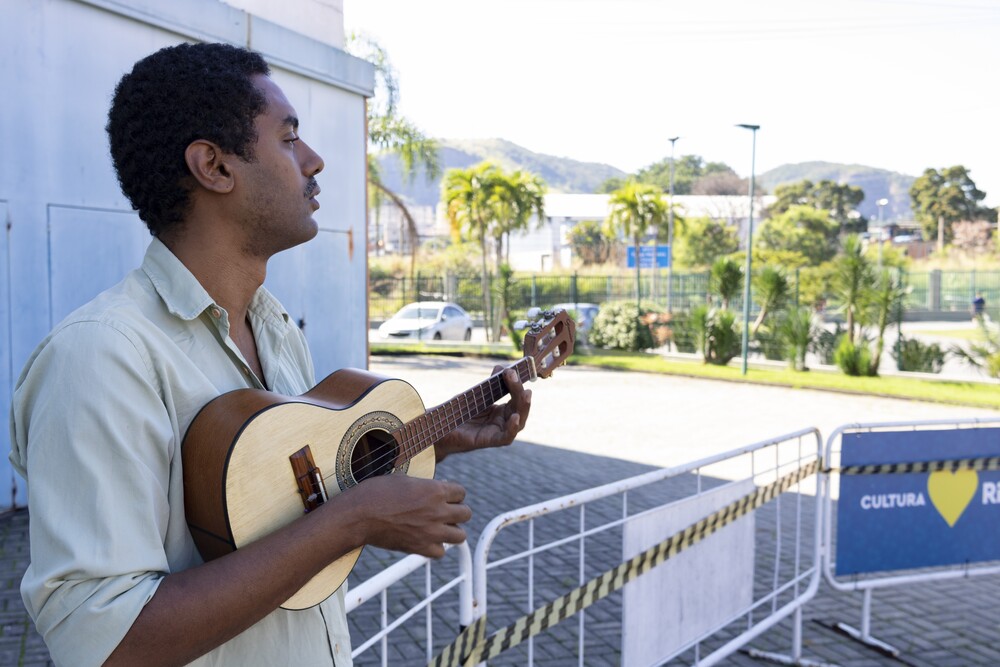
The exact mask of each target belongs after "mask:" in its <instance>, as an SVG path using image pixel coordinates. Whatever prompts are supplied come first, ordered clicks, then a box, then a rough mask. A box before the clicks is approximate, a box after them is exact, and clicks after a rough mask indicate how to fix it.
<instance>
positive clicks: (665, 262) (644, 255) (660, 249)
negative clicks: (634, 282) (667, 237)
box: [627, 245, 670, 269]
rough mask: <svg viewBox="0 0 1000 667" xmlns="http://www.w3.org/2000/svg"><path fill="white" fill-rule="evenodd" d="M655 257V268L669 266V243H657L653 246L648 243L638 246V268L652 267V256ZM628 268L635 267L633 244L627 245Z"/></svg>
mask: <svg viewBox="0 0 1000 667" xmlns="http://www.w3.org/2000/svg"><path fill="white" fill-rule="evenodd" d="M654 257H655V258H656V268H658V269H666V268H668V267H669V266H670V246H669V245H658V246H656V247H655V253H654V247H653V246H650V245H641V246H639V268H640V269H651V268H653V258H654ZM627 259H628V268H630V269H634V268H635V246H634V245H630V246H629V247H628V256H627Z"/></svg>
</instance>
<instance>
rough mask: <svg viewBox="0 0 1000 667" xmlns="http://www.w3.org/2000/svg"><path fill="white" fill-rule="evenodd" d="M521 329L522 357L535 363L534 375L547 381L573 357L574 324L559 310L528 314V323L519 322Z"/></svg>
mask: <svg viewBox="0 0 1000 667" xmlns="http://www.w3.org/2000/svg"><path fill="white" fill-rule="evenodd" d="M515 326H517V327H518V328H522V327H523V328H524V329H525V330H526V331H527V333H525V335H524V356H525V357H531V359H532V360H533V361H534V368H535V375H536V376H537V377H542V378H547V377H549V376H550V375H552V371H554V370H555V369H556V368H557V367H558V366H561V365H562V364H563V363H565V362H566V360H567V359H568V358H569V356H570V355H571V354H573V343H574V342H575V340H576V322H574V321H573V318H572V317H570V316H569V313H567V312H566V311H565V310H563V309H562V308H559V309H556V310H541V309H540V308H532V309H531V310H529V311H528V320H527V321H521V322H518V323H517V325H515Z"/></svg>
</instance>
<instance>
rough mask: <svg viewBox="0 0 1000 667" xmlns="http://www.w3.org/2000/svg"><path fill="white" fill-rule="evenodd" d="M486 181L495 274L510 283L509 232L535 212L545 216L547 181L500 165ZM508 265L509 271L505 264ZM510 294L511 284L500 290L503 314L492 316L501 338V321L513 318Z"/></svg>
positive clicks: (497, 336)
mask: <svg viewBox="0 0 1000 667" xmlns="http://www.w3.org/2000/svg"><path fill="white" fill-rule="evenodd" d="M487 185H488V189H489V193H490V194H489V198H488V200H487V205H488V206H489V207H490V208H491V209H492V215H491V217H492V219H493V224H492V225H491V227H490V233H491V235H492V237H493V241H494V250H495V251H496V275H497V276H499V277H501V278H502V279H504V281H505V282H504V283H503V285H507V286H508V287H509V284H510V281H511V280H512V278H511V276H512V275H513V274H512V271H511V270H510V266H509V264H505V254H504V248H506V249H507V254H508V255H509V252H510V235H511V234H513V233H514V232H519V231H526V230H527V229H528V225H529V223H530V222H531V218H532V216H536V217H537V219H538V220H543V219H544V218H545V182H544V181H542V179H541V178H540V177H538V176H536V175H535V174H529V173H526V172H523V171H515V172H513V173H510V174H508V173H506V172H504V171H503V170H502V169H500V168H497V169H496V170H495V171H494V172H493V173H492V175H491V176H490V177H489V183H488V184H487ZM507 259H509V257H508V258H507ZM505 265H506V266H507V271H506V272H505V271H504V268H503V267H504V266H505ZM505 275H506V278H504V276H505ZM509 294H510V289H509V288H505V289H501V290H498V292H497V296H498V297H499V298H500V316H499V317H497V318H494V319H493V339H494V340H499V339H500V325H501V322H504V321H506V320H508V319H510V317H509V308H508V303H509V302H508V298H507V297H508V296H509ZM508 328H509V327H508ZM512 335H513V334H512ZM515 345H517V343H515ZM518 349H520V348H518Z"/></svg>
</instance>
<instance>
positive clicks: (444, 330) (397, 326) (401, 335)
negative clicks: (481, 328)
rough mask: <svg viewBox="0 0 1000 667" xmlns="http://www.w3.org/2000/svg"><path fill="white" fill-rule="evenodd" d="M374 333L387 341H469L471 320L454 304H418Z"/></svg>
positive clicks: (420, 302) (399, 314)
mask: <svg viewBox="0 0 1000 667" xmlns="http://www.w3.org/2000/svg"><path fill="white" fill-rule="evenodd" d="M378 333H379V336H380V337H382V338H386V339H391V340H471V339H472V318H471V317H470V316H469V314H468V313H467V312H465V310H463V309H462V307H461V306H459V305H458V304H456V303H444V302H441V301H419V302H417V303H411V304H408V305H406V306H403V307H402V308H401V309H400V310H399V312H398V313H396V314H395V315H393V316H392V317H390V318H389V319H388V320H386V321H385V322H383V323H382V325H381V326H380V327H379V328H378Z"/></svg>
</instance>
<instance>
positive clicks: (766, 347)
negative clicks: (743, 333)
mask: <svg viewBox="0 0 1000 667" xmlns="http://www.w3.org/2000/svg"><path fill="white" fill-rule="evenodd" d="M754 341H756V343H757V348H758V349H759V350H760V353H761V354H763V355H764V358H765V359H770V360H771V361H781V360H783V359H785V358H786V356H787V350H786V349H785V342H784V340H782V338H781V335H780V333H779V332H777V331H771V330H770V329H768V328H765V327H761V328H760V329H757V333H756V334H754ZM740 345H741V346H742V340H741V341H740Z"/></svg>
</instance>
